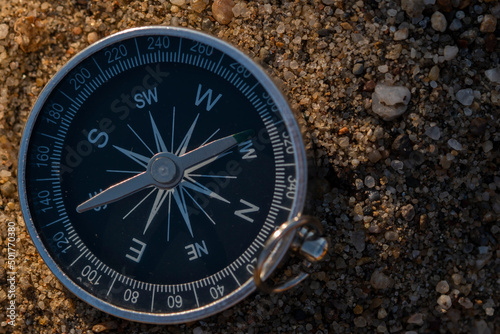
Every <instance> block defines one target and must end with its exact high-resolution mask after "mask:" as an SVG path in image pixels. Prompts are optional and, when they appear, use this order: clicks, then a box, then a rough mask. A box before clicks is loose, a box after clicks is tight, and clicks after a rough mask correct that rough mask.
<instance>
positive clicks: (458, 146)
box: [448, 138, 463, 151]
mask: <svg viewBox="0 0 500 334" xmlns="http://www.w3.org/2000/svg"><path fill="white" fill-rule="evenodd" d="M448 146H449V147H451V148H452V149H454V150H456V151H461V150H463V147H462V144H460V142H459V141H458V140H456V139H454V138H452V139H449V140H448Z"/></svg>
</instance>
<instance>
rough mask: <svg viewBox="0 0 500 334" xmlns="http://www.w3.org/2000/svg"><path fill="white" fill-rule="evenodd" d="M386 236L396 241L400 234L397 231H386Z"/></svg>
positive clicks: (386, 238) (387, 238)
mask: <svg viewBox="0 0 500 334" xmlns="http://www.w3.org/2000/svg"><path fill="white" fill-rule="evenodd" d="M384 238H385V240H387V241H396V240H398V238H399V234H398V232H395V231H387V232H385V233H384Z"/></svg>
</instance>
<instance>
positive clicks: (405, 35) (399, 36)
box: [394, 28, 409, 41]
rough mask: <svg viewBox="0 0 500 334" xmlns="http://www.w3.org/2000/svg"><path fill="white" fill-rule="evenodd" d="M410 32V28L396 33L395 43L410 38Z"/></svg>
mask: <svg viewBox="0 0 500 334" xmlns="http://www.w3.org/2000/svg"><path fill="white" fill-rule="evenodd" d="M408 34H409V30H408V28H402V29H399V30H397V31H396V32H395V33H394V40H395V41H403V40H405V39H407V38H408Z"/></svg>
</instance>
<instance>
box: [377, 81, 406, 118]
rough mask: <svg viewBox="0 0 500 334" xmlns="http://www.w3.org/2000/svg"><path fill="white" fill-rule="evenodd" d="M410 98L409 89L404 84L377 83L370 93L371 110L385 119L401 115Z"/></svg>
mask: <svg viewBox="0 0 500 334" xmlns="http://www.w3.org/2000/svg"><path fill="white" fill-rule="evenodd" d="M410 99H411V93H410V90H409V89H408V88H406V87H404V86H389V85H386V84H378V85H377V86H376V87H375V92H374V93H373V94H372V111H373V112H374V113H375V114H377V115H378V116H380V117H381V118H382V119H383V120H385V121H391V120H393V119H395V118H397V117H399V116H400V115H402V114H403V113H404V112H405V111H406V109H407V107H408V103H409V102H410Z"/></svg>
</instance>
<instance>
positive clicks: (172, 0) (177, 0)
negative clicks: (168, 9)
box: [170, 0, 186, 7]
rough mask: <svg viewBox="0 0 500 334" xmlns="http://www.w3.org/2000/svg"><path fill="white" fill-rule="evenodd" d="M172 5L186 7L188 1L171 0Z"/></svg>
mask: <svg viewBox="0 0 500 334" xmlns="http://www.w3.org/2000/svg"><path fill="white" fill-rule="evenodd" d="M170 3H171V4H172V5H176V6H179V7H181V6H184V5H185V4H186V0H170Z"/></svg>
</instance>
